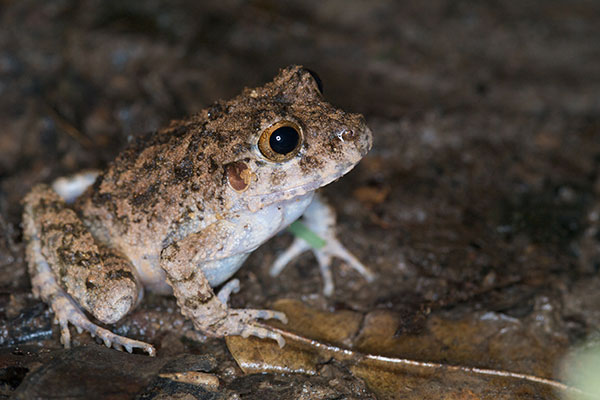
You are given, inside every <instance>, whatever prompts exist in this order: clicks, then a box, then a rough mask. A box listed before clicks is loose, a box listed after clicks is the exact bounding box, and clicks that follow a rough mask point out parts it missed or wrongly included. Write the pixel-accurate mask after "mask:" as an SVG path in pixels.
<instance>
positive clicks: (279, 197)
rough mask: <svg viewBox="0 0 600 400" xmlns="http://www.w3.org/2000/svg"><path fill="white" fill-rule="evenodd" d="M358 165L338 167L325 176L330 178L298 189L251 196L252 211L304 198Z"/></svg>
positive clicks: (317, 179) (315, 180)
mask: <svg viewBox="0 0 600 400" xmlns="http://www.w3.org/2000/svg"><path fill="white" fill-rule="evenodd" d="M359 161H360V160H359ZM357 164H358V161H357V162H355V163H350V164H344V165H343V166H337V167H336V168H334V172H333V173H330V174H327V173H326V174H325V175H326V176H329V178H326V179H319V178H315V179H312V180H311V181H310V182H309V183H306V184H304V185H300V186H296V187H293V188H289V189H286V190H282V191H278V192H272V193H267V194H257V195H254V196H251V197H249V200H248V203H249V208H250V209H251V210H252V211H255V210H258V209H260V208H262V207H265V206H268V205H270V204H273V203H276V202H280V201H285V200H291V199H293V198H296V197H300V196H303V195H305V194H307V193H310V192H314V191H315V190H317V189H319V188H320V187H323V186H326V185H328V184H330V183H331V182H334V181H337V180H338V179H340V178H341V177H342V176H344V175H346V174H347V173H348V172H350V171H351V170H352V169H353V168H354V167H355V166H356V165H357Z"/></svg>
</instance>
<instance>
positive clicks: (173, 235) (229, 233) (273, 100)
mask: <svg viewBox="0 0 600 400" xmlns="http://www.w3.org/2000/svg"><path fill="white" fill-rule="evenodd" d="M371 141H372V138H371V132H370V130H369V129H368V127H367V126H366V124H365V121H364V119H363V117H362V116H361V115H358V114H350V113H346V112H344V111H342V110H339V109H337V108H334V107H333V106H331V105H330V104H329V103H327V102H325V101H324V99H323V95H322V93H321V90H320V80H319V79H318V77H317V76H316V75H315V74H314V73H313V72H312V71H310V70H307V69H305V68H303V67H300V66H291V67H288V68H285V69H282V70H281V71H280V72H279V74H278V75H277V76H276V77H275V78H274V80H273V81H272V82H269V83H267V84H266V85H264V86H262V87H257V88H254V89H248V88H246V89H244V91H243V92H242V94H240V95H239V96H237V97H235V98H233V99H231V100H229V101H219V102H216V103H214V104H213V105H212V106H210V107H209V108H207V109H205V110H203V111H201V112H200V113H198V114H196V115H194V116H192V117H189V118H187V119H184V120H179V121H173V122H172V123H171V124H170V125H169V126H168V127H166V128H164V129H162V130H160V131H158V132H156V133H153V134H151V135H148V136H145V137H141V138H139V139H137V140H136V141H135V142H133V143H132V144H131V145H130V146H129V147H128V148H126V149H125V150H124V151H123V152H122V153H121V154H120V155H119V156H118V157H117V158H116V159H115V160H114V161H113V162H112V163H110V164H109V165H108V168H107V169H106V170H105V171H104V172H102V173H100V174H99V175H97V176H96V175H90V176H88V177H87V179H85V178H84V179H83V182H84V183H83V184H80V183H78V182H80V181H77V180H76V181H73V182H74V183H75V187H76V189H75V195H77V194H79V196H78V197H77V198H76V199H74V201H73V202H72V203H71V200H73V199H71V197H74V194H73V193H68V192H69V191H68V190H64V188H63V186H61V185H60V184H59V183H60V182H57V184H55V185H53V187H50V186H48V185H44V184H40V185H37V186H35V187H34V188H33V189H32V190H31V192H30V193H29V194H28V195H27V196H26V197H25V199H24V213H23V222H24V233H25V241H26V243H27V249H26V256H27V262H28V265H29V273H30V276H31V282H32V286H33V290H34V293H35V294H36V295H38V296H40V297H41V298H42V299H43V300H44V301H45V302H46V303H48V304H49V305H50V307H51V308H52V310H53V312H54V313H55V315H56V320H57V322H58V323H59V324H60V326H61V341H62V342H63V344H64V345H65V346H67V347H68V346H69V345H70V333H69V327H68V324H69V323H71V324H72V325H74V326H75V327H76V328H77V329H78V330H79V331H81V330H87V331H89V332H90V333H91V334H92V335H95V336H98V337H100V338H101V339H102V340H103V341H104V343H105V344H106V345H107V346H109V347H110V346H111V345H112V346H114V347H115V348H118V349H121V348H125V349H126V350H128V351H130V352H131V351H132V349H133V348H141V349H143V350H144V351H146V352H147V353H149V354H151V355H153V354H155V350H154V348H153V347H152V346H151V345H150V344H147V343H144V342H140V341H136V340H132V339H129V338H125V337H122V336H118V335H115V334H113V333H112V332H110V331H109V330H107V329H105V328H102V327H100V326H98V325H96V324H94V323H92V322H91V321H90V320H89V319H88V318H87V316H86V315H85V314H84V313H83V311H82V310H85V311H87V312H88V313H90V314H91V315H93V316H94V318H96V319H97V320H99V321H101V322H102V323H105V324H111V323H114V322H116V321H118V320H119V319H121V318H122V317H123V316H124V315H126V314H127V313H128V312H129V311H131V310H132V309H133V308H134V307H135V306H136V305H137V304H138V303H139V302H140V300H141V299H142V296H143V292H144V290H153V291H157V292H160V293H165V294H167V293H173V294H174V295H175V297H176V298H177V304H178V305H179V307H180V308H181V312H182V314H183V315H185V316H186V317H187V318H189V319H191V320H192V321H193V323H194V326H195V327H196V328H197V329H198V330H200V331H201V332H202V333H204V334H205V335H207V336H213V337H223V336H227V335H242V336H245V337H247V336H249V335H253V336H258V337H261V338H265V337H267V338H271V339H274V340H276V341H277V342H278V343H279V344H280V345H281V346H283V344H284V343H285V342H284V340H283V338H282V337H281V336H280V335H279V334H278V333H276V332H273V331H271V330H269V329H267V328H264V327H262V326H258V325H256V324H255V320H256V319H258V318H260V319H269V318H275V319H278V320H280V321H283V322H285V321H286V318H285V315H284V314H283V313H280V312H276V311H270V310H254V309H232V308H229V307H228V306H227V301H228V298H229V295H230V293H231V292H233V291H237V290H238V289H239V281H238V280H237V279H233V280H229V278H231V276H232V275H233V274H234V273H235V272H236V271H237V270H238V269H239V268H240V267H241V265H242V263H243V262H244V260H245V259H246V257H247V256H248V255H249V254H250V253H251V252H252V251H253V250H255V249H256V248H257V247H258V246H260V245H261V244H262V243H264V242H265V241H266V240H268V239H269V238H270V237H272V236H273V235H274V234H276V233H277V232H279V231H280V230H282V229H284V228H285V227H286V226H288V225H289V224H291V223H292V222H293V221H294V220H296V219H297V218H299V217H301V216H304V221H305V223H306V224H307V225H308V227H309V228H310V229H311V230H313V231H314V232H316V233H317V234H318V235H321V236H322V237H323V238H324V239H325V240H326V245H325V247H323V248H321V249H318V250H314V251H315V254H316V256H317V260H318V261H319V264H320V266H321V271H322V274H323V277H324V281H325V289H324V291H325V293H326V294H331V293H332V291H333V281H332V278H331V272H330V270H329V264H330V260H331V257H333V256H336V257H340V258H342V259H344V260H346V262H348V263H349V265H351V266H352V267H353V268H355V269H356V270H358V271H359V272H360V273H361V274H363V275H364V276H365V277H366V278H367V279H371V278H372V274H371V273H370V271H368V270H367V269H366V268H365V267H364V266H363V265H362V264H361V263H360V262H359V261H358V260H357V259H356V258H354V257H353V256H352V255H351V254H350V253H349V252H348V251H347V250H346V249H345V248H344V247H343V246H342V245H341V244H340V242H339V241H338V240H337V239H336V237H335V233H334V224H335V216H334V213H333V211H332V209H331V208H329V207H328V206H326V205H325V204H324V203H323V202H322V201H321V200H320V199H319V197H318V196H314V193H315V190H316V189H318V188H319V187H322V186H324V185H327V184H328V183H330V182H332V181H334V180H336V179H338V178H339V177H341V176H342V175H344V174H345V173H347V172H348V171H350V170H351V169H352V168H353V167H354V166H355V165H356V164H357V163H358V162H359V161H360V159H361V158H362V157H363V156H364V155H365V154H366V153H367V152H368V151H369V149H370V148H371ZM92 181H93V184H91V185H89V184H90V183H92ZM62 182H63V183H64V181H62ZM73 182H67V183H73ZM86 185H89V187H87V189H84V188H85V186H86ZM308 248H309V246H308V244H306V243H305V242H304V241H303V240H302V239H296V240H295V242H294V243H293V244H292V246H291V247H290V249H288V251H286V252H285V253H283V254H282V255H280V256H279V258H278V259H277V260H276V262H275V264H274V266H273V268H272V270H271V272H272V274H277V273H278V272H279V271H281V269H282V268H283V267H284V266H285V265H286V264H287V263H288V262H289V261H290V260H291V259H292V258H294V257H295V256H296V255H298V254H299V253H300V252H302V251H304V250H307V249H308ZM228 280H229V282H227V281H228ZM225 282H227V283H225ZM219 285H222V287H221V289H220V290H219V292H218V293H217V294H215V292H214V291H213V288H215V287H218V286H219Z"/></svg>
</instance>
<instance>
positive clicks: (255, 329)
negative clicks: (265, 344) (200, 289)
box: [215, 279, 287, 347]
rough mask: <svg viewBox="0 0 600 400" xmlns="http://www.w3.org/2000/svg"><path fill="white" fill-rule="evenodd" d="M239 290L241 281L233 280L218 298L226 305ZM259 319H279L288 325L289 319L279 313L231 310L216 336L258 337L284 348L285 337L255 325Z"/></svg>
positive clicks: (223, 288)
mask: <svg viewBox="0 0 600 400" xmlns="http://www.w3.org/2000/svg"><path fill="white" fill-rule="evenodd" d="M239 290H240V281H239V280H238V279H232V280H230V281H229V282H227V283H226V284H225V285H223V287H222V288H221V290H219V293H218V294H217V298H218V299H219V301H220V302H221V303H223V304H224V305H226V304H227V302H228V301H229V296H230V295H231V293H237V292H238V291H239ZM257 319H277V320H279V321H281V322H283V323H284V324H287V317H286V316H285V314H284V313H282V312H279V311H272V310H253V309H237V308H229V309H227V316H226V317H225V318H224V319H223V321H222V322H220V323H219V326H218V328H217V330H216V332H215V333H216V335H215V336H230V335H240V336H242V337H245V338H247V337H249V336H257V337H259V338H261V339H264V338H269V339H273V340H275V341H276V342H277V344H279V347H283V346H284V345H285V340H284V339H283V337H282V336H281V335H280V334H278V333H276V332H273V331H272V330H270V329H268V328H264V327H261V326H257V325H254V321H255V320H257Z"/></svg>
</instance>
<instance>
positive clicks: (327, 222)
mask: <svg viewBox="0 0 600 400" xmlns="http://www.w3.org/2000/svg"><path fill="white" fill-rule="evenodd" d="M302 222H304V224H305V225H306V228H308V230H309V232H308V233H309V236H311V235H312V236H315V235H316V242H321V241H322V242H324V245H322V246H321V247H319V248H316V247H313V246H312V245H311V244H309V243H308V242H307V241H306V240H305V239H303V238H301V237H296V238H295V239H294V242H293V243H292V244H291V246H290V247H288V248H287V250H285V251H284V252H283V253H282V254H280V255H279V256H278V257H277V258H276V259H275V262H274V263H273V266H272V267H271V270H270V274H271V276H277V275H279V273H281V271H282V270H283V269H284V268H285V267H286V266H287V265H288V264H289V263H290V262H291V261H292V260H293V259H294V258H296V257H297V256H299V255H300V254H301V253H304V252H305V251H308V250H311V251H312V252H313V253H314V255H315V257H316V258H317V262H318V263H319V269H320V271H321V276H322V277H323V294H324V295H325V296H331V295H332V294H333V291H334V285H333V276H332V273H331V260H332V259H333V258H334V257H336V258H339V259H341V260H342V261H344V262H345V263H346V264H348V266H350V267H351V268H352V269H354V270H355V271H357V272H358V273H359V274H361V275H362V276H363V277H364V278H365V279H366V280H367V281H368V282H371V281H373V279H374V278H375V276H374V274H373V273H372V272H371V271H370V270H369V269H368V268H367V267H365V266H364V265H363V264H362V263H361V262H360V261H359V260H358V259H357V258H356V257H355V256H354V255H353V254H352V253H350V252H349V251H348V250H347V249H346V248H345V247H344V245H343V244H342V243H341V242H340V241H339V240H338V239H337V236H336V234H335V212H334V211H333V209H332V208H331V207H329V206H328V205H327V204H325V203H324V202H323V200H322V199H321V198H320V197H319V196H315V198H314V199H313V202H312V203H311V204H310V206H309V207H308V208H307V209H306V211H305V213H304V216H303V218H302ZM303 229H305V228H303Z"/></svg>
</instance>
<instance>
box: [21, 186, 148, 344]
mask: <svg viewBox="0 0 600 400" xmlns="http://www.w3.org/2000/svg"><path fill="white" fill-rule="evenodd" d="M23 202H24V212H23V225H24V226H23V228H24V240H25V242H26V243H27V248H26V257H27V263H28V267H29V274H30V276H31V283H32V286H33V292H34V294H36V295H37V296H39V297H41V298H42V300H44V302H46V303H47V304H48V305H49V306H50V307H51V308H52V311H53V312H54V314H55V318H56V321H57V322H58V323H59V324H60V327H61V341H62V342H63V344H64V345H65V347H69V346H70V341H71V335H70V332H69V326H68V324H69V323H71V324H72V325H74V326H75V327H76V328H77V330H78V331H80V332H81V331H82V330H86V331H88V332H90V333H91V334H92V335H93V336H98V337H99V338H100V339H102V340H103V341H104V343H105V344H106V345H107V346H109V347H110V346H111V345H112V346H113V347H115V348H118V349H120V348H125V349H127V350H128V351H130V352H131V351H132V349H133V348H140V349H142V350H144V351H146V352H147V353H148V354H150V355H154V353H155V350H154V348H153V347H152V346H151V345H149V344H147V343H144V342H140V341H137V340H132V339H128V338H125V337H122V336H118V335H115V334H113V333H112V332H110V331H109V330H107V329H104V328H102V327H100V326H97V325H96V324H94V323H92V322H91V321H90V320H89V319H88V318H87V317H86V315H85V314H84V313H83V312H82V311H81V309H80V307H83V308H84V309H86V310H87V311H88V312H90V313H91V314H92V315H93V316H94V317H95V318H96V319H98V320H100V321H102V322H104V323H113V322H116V321H118V320H119V319H120V318H121V317H123V316H124V315H125V314H127V313H128V312H129V311H130V310H131V309H132V308H133V307H135V305H136V304H137V302H138V300H139V298H140V297H141V294H142V292H141V287H140V286H139V284H138V282H137V281H136V278H135V273H134V270H133V267H132V266H131V264H130V263H129V262H128V261H127V260H126V259H125V258H124V257H123V256H121V255H120V254H119V253H118V252H116V251H114V250H111V249H109V248H107V247H105V246H102V245H99V244H98V243H96V241H95V240H94V238H93V237H92V235H91V234H90V233H89V232H88V231H87V229H86V228H85V226H84V225H83V222H82V221H81V220H80V219H79V218H78V216H77V214H76V213H75V212H74V211H73V210H71V209H69V208H68V207H67V206H66V205H65V202H64V200H63V199H62V198H61V197H60V196H59V195H58V194H57V193H56V192H54V190H52V189H51V188H50V187H48V186H47V185H37V186H36V187H34V188H33V189H32V190H31V192H29V194H28V195H27V196H26V197H25V199H24V201H23Z"/></svg>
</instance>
